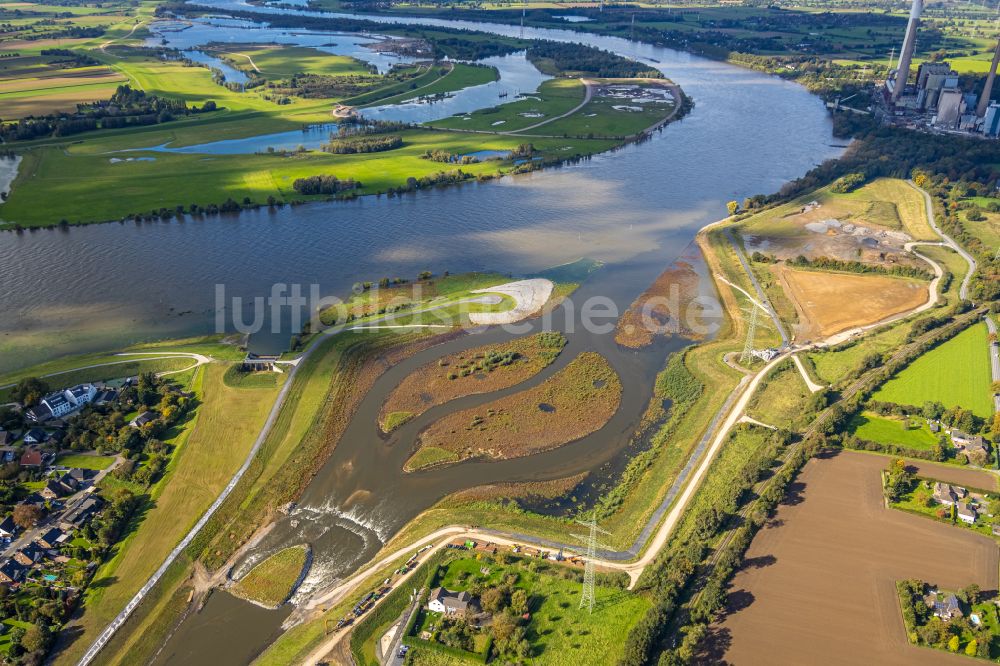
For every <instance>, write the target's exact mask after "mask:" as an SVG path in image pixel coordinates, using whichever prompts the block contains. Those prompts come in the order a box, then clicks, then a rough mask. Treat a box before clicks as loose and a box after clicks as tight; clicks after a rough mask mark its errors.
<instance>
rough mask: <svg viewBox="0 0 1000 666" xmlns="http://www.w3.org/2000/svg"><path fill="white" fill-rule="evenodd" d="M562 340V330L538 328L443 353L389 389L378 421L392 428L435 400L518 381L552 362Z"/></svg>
mask: <svg viewBox="0 0 1000 666" xmlns="http://www.w3.org/2000/svg"><path fill="white" fill-rule="evenodd" d="M565 344H566V338H565V336H563V335H562V334H561V333H538V334H536V335H531V336H526V337H523V338H518V339H516V340H511V341H509V342H503V343H499V344H494V345H484V346H482V347H476V348H474V349H470V350H467V351H464V352H462V353H460V354H449V355H447V356H442V357H441V358H440V359H439V360H437V361H433V362H431V363H427V364H426V365H423V366H421V367H420V368H418V369H416V370H414V371H413V372H412V373H411V374H410V375H409V376H407V377H406V379H404V380H403V381H402V382H400V384H399V386H397V387H396V388H395V390H393V392H392V393H390V394H389V397H388V398H386V401H385V402H384V403H383V404H382V411H381V412H380V413H379V427H380V428H381V429H382V432H390V431H392V430H394V429H395V428H397V427H399V426H400V425H402V424H403V423H405V422H406V421H408V420H410V419H412V418H413V417H415V416H418V415H420V414H423V413H424V412H425V411H427V410H428V409H430V408H431V407H434V406H436V405H442V404H444V403H446V402H449V401H451V400H454V399H455V398H461V397H463V396H467V395H476V394H479V393H490V392H492V391H498V390H500V389H505V388H508V387H510V386H515V385H517V384H520V383H521V382H523V381H525V380H526V379H529V378H531V377H534V376H535V375H536V374H537V373H538V372H539V371H541V370H542V369H543V368H545V367H546V366H548V365H549V364H550V363H552V361H554V360H555V359H556V357H557V356H559V352H560V351H562V348H563V346H564V345H565Z"/></svg>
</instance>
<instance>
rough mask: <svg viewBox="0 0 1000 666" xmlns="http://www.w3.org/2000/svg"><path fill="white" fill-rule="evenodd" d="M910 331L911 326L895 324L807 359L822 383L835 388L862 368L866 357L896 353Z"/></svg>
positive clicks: (815, 352)
mask: <svg viewBox="0 0 1000 666" xmlns="http://www.w3.org/2000/svg"><path fill="white" fill-rule="evenodd" d="M909 330H910V326H909V325H908V324H905V323H900V324H895V325H892V326H889V327H887V328H883V329H880V330H878V331H875V332H873V333H870V334H868V335H866V336H865V337H864V338H862V339H861V340H859V341H857V342H854V343H852V344H850V345H847V346H844V347H835V348H834V349H831V350H821V351H811V352H808V357H809V360H810V361H812V364H813V367H814V368H816V375H817V376H818V377H819V379H820V381H822V382H824V383H827V384H833V383H836V382H838V381H840V380H841V379H843V378H844V377H845V376H847V374H848V373H850V372H851V371H852V370H856V369H857V368H858V367H860V365H861V363H862V361H864V359H865V357H866V356H868V355H870V354H883V353H885V352H887V351H889V350H890V349H896V348H897V347H898V346H899V345H901V344H902V343H903V340H905V339H906V335H907V333H908V332H909Z"/></svg>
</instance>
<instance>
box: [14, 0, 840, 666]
mask: <svg viewBox="0 0 1000 666" xmlns="http://www.w3.org/2000/svg"><path fill="white" fill-rule="evenodd" d="M210 4H212V5H213V6H214V7H216V8H218V9H219V10H220V12H224V10H225V9H226V8H227V7H239V8H240V9H247V8H248V6H247V5H243V4H235V3H231V2H226V1H223V0H219V1H217V2H213V3H210ZM257 9H258V10H259V11H262V12H267V11H277V10H274V9H271V8H257ZM288 11H292V10H288ZM364 18H372V19H373V20H378V21H387V20H393V21H395V20H397V19H390V18H389V17H364ZM399 20H400V21H405V22H411V23H427V24H434V25H453V26H456V27H465V28H472V29H476V30H481V31H486V32H492V33H496V34H502V35H512V36H518V35H520V34H521V29H519V28H517V27H514V26H505V25H494V24H480V23H469V22H461V21H454V22H449V21H441V20H431V19H427V20H422V19H411V18H408V19H399ZM220 30H224V28H220ZM523 35H524V36H525V37H528V38H544V39H554V40H562V41H580V42H586V43H589V44H592V45H594V46H598V47H600V48H604V49H608V50H612V51H615V52H617V53H621V54H623V55H626V56H629V57H632V58H638V59H642V60H644V61H646V62H649V63H650V64H652V65H654V66H656V67H658V68H659V69H661V70H662V71H663V72H664V73H665V74H666V75H667V76H668V77H670V78H671V79H673V80H674V81H675V82H677V83H679V84H680V85H681V86H682V87H683V89H684V90H685V92H686V93H687V94H688V95H689V96H690V97H692V98H693V99H694V101H695V104H696V106H695V109H694V111H693V112H692V113H691V114H690V115H689V116H687V117H686V118H684V119H683V120H682V121H680V122H677V123H675V124H672V125H670V126H668V127H667V128H666V129H665V130H664V131H663V132H662V133H660V134H658V135H657V136H656V137H655V138H653V139H652V140H651V141H648V142H646V143H643V144H641V145H634V146H629V147H626V148H624V149H622V150H619V151H616V152H613V153H609V154H605V155H600V156H597V157H594V158H593V159H590V160H588V161H585V162H582V163H579V164H575V165H572V166H566V167H564V168H561V169H556V170H551V171H546V172H541V173H533V174H530V175H526V176H518V177H513V178H505V179H502V180H500V181H497V182H492V183H488V184H482V185H478V184H473V185H467V186H463V187H459V188H449V189H443V190H432V191H420V192H416V193H414V194H411V195H407V196H403V197H401V198H393V199H388V198H371V197H366V198H362V199H360V200H357V201H353V202H350V203H338V204H314V205H309V206H302V207H297V208H294V209H290V208H285V209H283V210H279V211H273V212H272V211H267V210H261V211H258V212H251V213H244V214H242V215H239V216H233V217H224V218H214V219H209V220H191V219H188V220H183V221H174V222H167V223H150V224H124V225H119V224H106V225H96V226H90V227H79V228H71V229H68V230H60V231H54V230H53V231H37V232H33V233H24V234H20V235H16V234H13V233H8V234H2V235H0V275H2V280H0V309H2V311H3V312H4V314H5V315H6V316H5V317H3V318H2V319H0V331H2V333H3V335H4V340H5V342H4V343H3V345H2V347H0V350H2V359H0V366H2V368H4V369H7V368H12V367H17V366H23V365H26V364H29V363H31V362H35V361H38V360H41V359H43V358H48V357H51V356H53V355H57V354H62V353H72V352H80V351H85V350H96V349H109V348H114V347H116V346H120V345H122V344H125V343H128V342H130V341H133V340H142V339H147V338H155V337H169V336H177V335H185V334H195V333H208V332H212V330H213V327H214V319H215V312H216V292H217V286H218V285H222V286H224V288H225V291H226V294H227V296H230V297H231V296H242V297H244V298H252V297H254V296H266V295H267V294H268V293H270V291H271V287H272V285H273V284H275V283H298V284H302V285H311V284H317V285H319V287H320V290H321V291H322V293H344V292H346V290H347V289H348V288H349V286H350V284H352V283H353V282H355V281H357V280H360V279H371V278H376V279H377V278H378V277H380V276H382V275H402V276H413V275H415V274H416V273H417V272H419V271H420V270H423V269H430V270H433V271H435V272H439V271H443V270H450V271H452V272H459V271H466V270H498V271H502V272H505V273H512V274H515V275H518V274H529V273H532V272H534V271H539V270H542V269H544V268H547V267H551V266H555V265H558V264H562V263H565V262H570V261H573V260H575V259H578V258H580V257H590V258H593V259H597V260H600V261H602V262H604V263H605V266H604V268H602V269H601V270H599V271H598V272H596V273H594V274H593V276H592V277H591V278H590V279H589V280H588V281H587V282H586V283H585V285H584V287H583V288H582V289H581V290H580V292H579V293H578V294H577V295H576V296H575V297H574V298H575V299H577V300H578V301H579V300H582V299H583V298H585V297H587V296H590V295H601V296H606V297H609V298H610V299H612V300H613V301H614V302H615V303H616V304H617V305H618V306H619V308H624V307H626V306H627V305H628V303H629V302H630V301H631V300H632V299H633V298H635V296H637V295H638V294H639V293H640V292H642V290H643V289H644V288H645V287H646V286H648V285H649V283H650V282H651V281H652V280H653V279H654V278H655V276H656V275H657V274H658V273H659V272H661V271H662V270H663V269H664V268H665V267H667V266H669V265H670V264H671V263H672V262H673V261H674V260H675V259H677V258H678V257H679V256H681V255H682V254H683V253H685V252H687V251H689V248H690V243H691V240H692V238H693V236H694V234H695V232H696V231H697V229H698V228H699V227H701V226H702V225H704V224H706V223H707V222H710V221H713V220H715V219H718V218H719V217H722V216H723V215H724V214H725V202H726V201H728V200H731V199H742V198H743V197H745V196H748V195H752V194H756V193H768V192H773V191H775V190H777V189H778V188H780V187H781V185H782V184H784V183H785V182H787V181H789V180H791V179H793V178H795V177H797V176H800V175H802V174H804V173H805V172H806V171H808V170H809V169H810V168H811V167H813V166H815V165H816V164H818V163H820V162H822V161H823V160H825V159H828V158H832V157H836V156H837V155H838V154H839V153H840V152H841V149H840V148H838V147H836V144H837V143H839V142H837V141H835V140H834V139H833V138H832V136H831V125H830V121H829V119H828V117H827V114H826V112H825V109H824V107H823V104H822V103H821V102H820V100H818V99H817V98H815V97H813V96H811V95H809V94H808V93H807V92H806V91H805V90H804V89H802V88H801V87H799V86H796V85H794V84H790V83H787V82H784V81H782V80H780V79H777V78H775V77H770V76H766V75H763V74H759V73H756V72H752V71H749V70H744V69H740V68H737V67H733V66H730V65H727V64H723V63H719V62H714V61H710V60H705V59H702V58H698V57H695V56H692V55H689V54H687V53H683V52H679V51H673V50H669V49H663V48H658V47H654V46H650V45H646V44H640V43H634V42H629V41H627V40H623V39H617V38H610V37H601V36H594V35H586V34H580V33H575V32H572V31H568V30H548V29H535V28H530V29H524V32H523ZM217 41H219V42H224V41H226V38H225V34H224V32H222V33H220V36H219V39H218V40H217ZM192 46H194V45H192ZM571 319H572V318H571ZM577 329H578V330H577V332H576V333H573V334H571V335H570V336H569V337H570V344H569V346H568V347H567V349H566V351H565V352H564V354H563V355H562V356H561V357H560V359H559V360H558V361H557V362H556V363H555V364H554V365H553V366H551V367H550V368H549V369H547V370H546V371H545V372H544V373H542V374H541V375H540V376H539V377H537V378H535V379H534V380H532V381H531V382H530V383H529V385H534V384H537V383H538V382H540V381H543V380H544V379H545V378H546V377H548V376H550V375H551V374H552V373H553V372H556V371H558V370H559V369H560V368H561V367H564V366H565V364H566V363H567V362H569V361H570V360H571V359H572V358H573V357H574V356H575V355H576V353H578V352H579V351H581V350H584V349H594V350H597V351H600V352H602V353H604V354H605V355H606V356H607V357H608V358H609V360H610V361H611V363H612V364H613V366H614V367H615V368H616V370H617V371H618V372H619V373H620V374H621V376H622V377H623V384H624V395H623V400H622V408H621V409H620V410H619V412H618V414H616V416H615V417H614V418H613V419H612V421H611V422H610V423H609V424H608V425H607V426H606V427H605V428H604V429H602V430H601V431H599V432H598V433H595V435H593V436H590V437H587V438H585V439H583V440H581V441H579V442H577V443H574V444H573V445H571V446H567V447H563V448H562V449H559V450H556V451H551V452H548V453H545V454H541V455H538V456H533V457H531V458H530V459H522V460H514V461H507V462H501V463H467V464H463V465H459V466H455V467H451V468H445V469H439V470H431V471H427V472H422V473H418V474H408V475H407V474H402V473H401V471H400V466H401V464H402V461H403V460H405V458H406V457H407V455H408V452H409V448H410V446H411V445H412V443H413V438H414V435H415V433H416V432H417V431H418V430H419V429H420V428H422V427H424V426H425V425H427V423H429V422H430V421H431V420H433V419H434V418H436V417H438V416H440V415H441V414H443V413H445V411H447V410H450V409H453V408H455V406H456V405H451V406H449V407H448V408H447V409H442V408H438V409H435V410H431V411H429V412H428V413H427V414H425V415H423V417H421V418H419V419H416V420H414V421H413V422H412V423H410V424H407V425H406V426H404V427H403V428H400V429H399V430H398V431H397V432H395V433H394V434H393V436H392V437H389V438H385V439H382V438H379V437H378V435H377V434H376V431H375V415H376V414H377V411H378V407H379V404H380V400H381V398H382V397H383V396H384V395H385V394H386V392H387V391H388V390H391V388H392V386H393V385H394V384H395V383H396V382H398V381H399V380H400V379H401V378H402V377H403V376H405V374H406V373H407V372H409V371H410V370H412V369H413V368H414V367H416V366H417V365H418V364H420V363H423V362H427V361H428V360H430V359H433V358H435V357H437V356H439V355H441V354H443V353H444V352H446V351H452V350H456V349H460V348H463V347H469V346H473V345H479V344H483V343H484V342H488V341H492V340H499V339H503V337H504V336H505V335H506V334H504V333H501V332H497V331H493V332H489V333H486V334H484V335H481V336H470V337H466V338H463V339H460V340H457V341H454V342H452V343H448V344H446V345H444V346H441V347H438V348H435V349H432V350H430V351H428V352H425V353H422V354H419V355H417V356H416V357H414V358H412V359H410V360H408V361H406V362H404V363H401V364H399V365H397V366H395V367H393V368H391V369H390V370H389V371H388V372H387V373H386V374H385V375H384V376H383V377H382V378H381V379H380V380H379V381H378V382H377V383H376V386H375V388H374V389H373V391H372V392H371V394H370V395H369V396H368V397H367V398H366V399H365V401H364V402H363V403H362V405H361V407H360V409H359V412H358V415H357V417H356V418H355V419H354V421H353V422H352V423H351V425H350V426H349V430H348V432H347V434H346V435H345V437H344V438H343V439H342V440H341V442H340V445H339V446H338V448H337V449H336V450H335V452H334V454H333V456H332V457H331V459H330V460H329V461H328V463H327V464H326V465H325V466H324V468H323V469H322V471H321V472H320V474H319V475H318V476H317V477H316V479H314V481H313V482H312V483H311V485H310V486H309V487H308V489H307V490H306V492H305V494H304V496H303V497H302V499H301V502H300V503H299V506H298V508H297V509H296V510H295V511H294V512H293V513H292V515H290V516H288V517H287V518H285V519H283V520H282V521H280V522H279V524H278V526H277V527H276V528H275V529H274V530H273V531H272V532H271V533H270V534H269V535H268V537H267V538H266V539H265V540H264V542H263V543H262V544H261V546H260V547H259V548H258V549H256V550H255V551H254V552H253V553H252V554H251V555H250V559H249V561H248V562H252V561H256V560H258V559H259V558H261V557H263V556H265V555H266V554H268V553H269V552H273V551H274V550H276V549H278V548H281V547H284V546H286V545H289V544H292V543H303V542H309V543H311V544H312V545H313V547H314V550H315V564H314V566H313V568H312V570H311V572H310V574H309V577H308V579H307V580H306V583H305V584H304V586H303V588H302V591H301V592H300V596H305V595H307V594H308V593H309V592H310V591H314V590H317V589H321V588H324V587H326V586H327V585H329V584H330V583H331V582H333V581H334V580H336V579H337V578H338V577H340V576H343V575H344V574H345V573H348V572H350V571H352V570H354V569H356V568H357V567H358V566H359V565H360V564H362V563H363V562H364V561H366V560H367V559H369V558H370V557H371V556H372V555H373V554H374V553H375V552H376V551H377V550H378V549H379V547H380V546H381V544H382V543H384V542H385V541H386V540H387V539H388V538H389V537H391V536H392V534H394V533H395V532H396V531H397V530H398V529H399V528H400V527H401V526H402V525H404V524H405V523H406V522H407V521H408V520H410V519H411V518H412V517H413V516H415V515H416V514H417V513H419V512H420V511H421V510H423V509H424V508H426V507H427V506H429V505H431V504H433V503H434V502H435V501H437V500H438V499H439V498H441V497H443V496H444V495H446V494H448V493H450V492H454V491H455V490H459V489H461V488H466V487H470V486H473V485H476V484H482V483H488V482H493V481H503V480H526V479H549V478H558V477H562V476H566V475H569V474H575V473H577V472H579V471H582V470H598V469H601V468H602V467H604V466H607V465H611V464H613V463H614V461H616V460H621V458H622V457H623V456H624V455H626V453H627V452H625V451H624V449H625V446H626V444H627V442H628V438H629V434H630V433H631V432H632V431H633V430H634V428H635V424H636V422H637V420H638V418H639V416H640V415H641V412H642V410H643V408H644V407H645V405H646V403H647V402H648V400H649V397H650V392H651V384H652V380H653V377H654V376H655V373H656V372H657V371H658V370H659V369H660V368H661V367H662V366H663V363H664V359H665V357H666V355H667V354H668V353H669V351H671V350H673V349H676V348H678V347H679V346H680V344H681V343H680V341H674V342H669V343H666V344H663V345H659V346H656V347H653V348H651V349H649V350H646V351H643V352H633V351H624V350H622V349H619V348H618V347H617V346H616V345H615V344H614V342H613V340H612V339H611V336H609V335H595V334H591V333H586V332H584V331H581V330H579V327H577ZM289 333H290V332H289V331H281V332H279V333H278V334H277V335H276V337H275V339H280V340H282V341H283V340H287V336H288V334H289ZM522 388H523V387H522ZM495 397H496V395H491V396H489V398H495ZM485 400H487V398H486V397H483V396H481V397H479V398H469V399H464V400H460V401H458V403H457V406H459V407H465V406H471V405H475V404H480V403H482V402H484V401H485ZM286 614H287V611H286V612H269V611H263V610H261V609H259V608H256V607H253V606H250V605H249V604H245V603H242V602H238V601H236V600H235V599H233V598H232V597H230V596H228V595H227V594H224V593H217V594H215V595H213V596H212V598H211V599H210V601H209V602H208V604H207V606H206V608H205V609H204V610H203V611H202V612H201V613H199V614H195V615H192V616H190V617H189V619H188V620H186V621H185V622H184V623H183V624H182V625H181V627H180V628H179V629H178V630H177V631H176V632H175V633H174V634H173V636H172V638H171V639H170V640H169V641H168V643H167V644H166V645H165V646H164V648H163V650H162V651H161V652H160V654H159V657H158V659H159V660H160V661H162V662H164V663H185V664H192V663H205V664H209V663H211V664H241V663H246V662H247V661H249V660H250V659H251V658H252V657H253V655H255V654H257V653H258V652H259V651H260V650H261V649H262V648H263V647H264V646H266V644H267V643H268V642H269V641H270V640H271V639H273V637H274V636H275V634H276V632H277V631H279V629H278V625H279V624H280V622H281V620H282V618H283V617H284V616H285V615H286Z"/></svg>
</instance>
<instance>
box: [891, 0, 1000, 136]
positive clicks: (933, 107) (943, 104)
mask: <svg viewBox="0 0 1000 666" xmlns="http://www.w3.org/2000/svg"><path fill="white" fill-rule="evenodd" d="M923 7H924V3H923V0H913V4H912V6H911V9H910V18H909V21H908V22H907V25H906V34H905V35H904V36H903V47H902V49H901V50H900V52H899V59H898V61H897V62H896V68H895V69H894V70H892V71H891V72H890V73H889V75H888V77H886V81H885V86H884V89H883V90H882V94H881V95H880V96H876V97H877V98H878V101H879V104H877V107H878V112H879V115H880V116H881V117H882V118H883V120H885V121H886V122H890V123H895V124H906V125H908V126H912V127H915V128H925V129H928V130H933V131H940V132H962V133H969V134H979V135H981V136H986V137H991V138H996V137H997V136H998V125H1000V110H998V108H997V107H998V104H997V103H996V102H992V101H991V99H990V97H991V96H992V94H993V84H994V81H995V79H996V72H997V65H998V64H1000V40H998V42H997V46H996V50H995V52H994V55H993V62H992V65H991V67H990V70H989V72H988V74H987V77H986V85H985V86H984V88H983V92H982V94H981V95H977V94H976V93H974V92H967V91H964V90H962V88H961V86H960V79H959V75H958V72H956V71H955V70H953V69H952V68H951V65H950V64H949V63H947V62H925V63H922V64H921V65H920V66H919V67H918V68H917V75H916V78H915V79H913V80H911V78H910V64H911V63H912V61H913V51H914V48H915V46H916V39H917V31H918V29H919V27H920V15H921V13H922V12H923Z"/></svg>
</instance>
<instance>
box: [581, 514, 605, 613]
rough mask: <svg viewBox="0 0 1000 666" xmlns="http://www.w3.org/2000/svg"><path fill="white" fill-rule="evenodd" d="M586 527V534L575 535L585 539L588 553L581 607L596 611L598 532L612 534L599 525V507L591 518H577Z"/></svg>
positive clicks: (584, 568) (584, 570)
mask: <svg viewBox="0 0 1000 666" xmlns="http://www.w3.org/2000/svg"><path fill="white" fill-rule="evenodd" d="M576 522H578V523H580V524H581V525H583V526H584V527H587V528H588V533H587V535H586V536H584V535H580V534H574V535H573V536H574V537H576V538H577V539H579V540H580V541H583V542H584V543H585V544H586V546H587V554H586V556H585V560H584V565H583V590H582V591H581V593H580V608H584V607H586V608H587V610H588V611H589V612H591V613H593V612H594V562H595V561H596V560H597V546H598V545H599V544H598V543H597V533H598V532H600V533H601V534H610V532H608V531H607V530H602V529H601V528H600V527H598V526H597V509H594V512H593V513H592V514H591V517H590V520H577V521H576Z"/></svg>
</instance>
